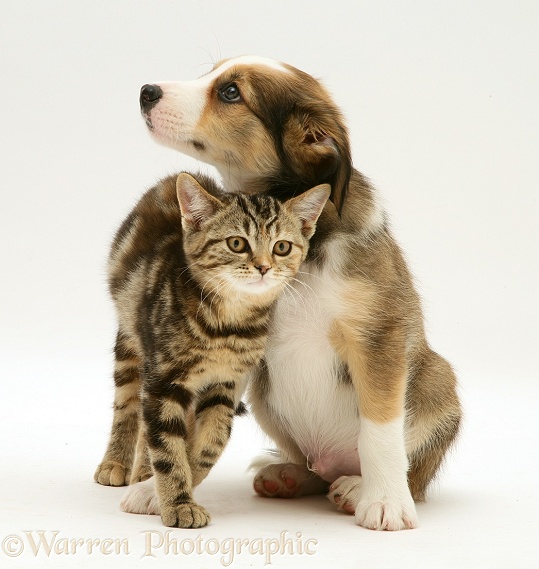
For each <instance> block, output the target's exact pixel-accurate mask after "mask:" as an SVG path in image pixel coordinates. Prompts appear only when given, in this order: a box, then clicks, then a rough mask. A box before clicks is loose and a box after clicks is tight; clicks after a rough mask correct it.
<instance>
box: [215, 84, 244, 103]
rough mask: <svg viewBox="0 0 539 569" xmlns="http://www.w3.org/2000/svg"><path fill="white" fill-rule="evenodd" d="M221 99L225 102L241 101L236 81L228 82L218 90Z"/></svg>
mask: <svg viewBox="0 0 539 569" xmlns="http://www.w3.org/2000/svg"><path fill="white" fill-rule="evenodd" d="M218 93H219V97H220V98H221V101H224V102H225V103H238V102H239V101H241V95H240V90H239V89H238V86H237V85H236V83H229V84H228V85H226V86H225V87H222V88H221V89H219V91H218Z"/></svg>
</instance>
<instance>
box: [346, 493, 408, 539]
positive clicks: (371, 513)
mask: <svg viewBox="0 0 539 569" xmlns="http://www.w3.org/2000/svg"><path fill="white" fill-rule="evenodd" d="M356 524H358V525H360V526H363V527H365V528H367V529H375V530H388V531H398V530H403V529H413V528H416V527H417V526H418V525H419V524H418V519H417V514H416V510H415V504H414V501H413V500H412V497H411V496H405V497H401V498H400V499H399V498H393V497H392V498H390V497H386V496H382V497H380V496H369V494H368V493H367V494H365V493H362V495H361V499H360V501H359V503H358V505H357V507H356Z"/></svg>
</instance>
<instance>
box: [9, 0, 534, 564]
mask: <svg viewBox="0 0 539 569" xmlns="http://www.w3.org/2000/svg"><path fill="white" fill-rule="evenodd" d="M0 8H1V10H0V12H1V14H0V42H1V43H0V71H1V78H2V79H1V91H0V96H1V104H0V113H1V116H2V126H1V136H0V143H1V147H0V191H1V196H2V200H1V203H2V205H1V207H0V240H1V241H0V242H1V244H2V256H1V264H0V267H1V280H0V286H1V295H0V315H1V329H0V334H1V344H0V349H1V359H0V381H1V398H0V417H1V421H2V438H1V449H0V450H1V467H0V540H4V549H6V551H7V550H9V548H10V547H11V548H12V549H13V548H16V546H17V544H16V542H13V541H9V539H6V538H7V537H8V536H10V535H12V534H15V535H16V536H22V538H23V542H22V544H23V545H24V547H25V550H24V552H23V553H22V554H21V555H20V556H18V557H13V558H11V559H9V558H8V557H7V555H6V553H5V551H4V552H2V551H0V565H1V566H2V567H4V565H5V566H6V567H25V568H26V567H28V568H33V567H41V566H43V563H44V560H45V559H46V555H45V553H44V552H43V551H42V552H41V553H40V554H39V555H38V557H37V558H35V557H34V555H33V554H32V551H31V546H30V544H29V541H28V538H26V537H25V536H24V534H23V532H24V531H34V532H36V531H38V530H44V531H47V532H48V534H47V536H48V539H51V538H52V534H51V533H50V532H52V531H58V532H60V533H59V534H58V539H62V538H68V539H82V540H88V539H92V538H101V539H105V538H110V539H120V538H124V539H127V540H128V542H129V548H130V553H129V554H128V555H127V554H125V553H122V554H119V555H115V554H113V555H110V556H105V555H103V554H101V553H100V552H99V551H97V552H94V553H93V554H91V555H88V554H87V553H86V551H85V550H81V551H78V553H76V554H74V555H69V556H68V555H64V554H62V553H61V552H59V551H57V552H56V553H55V552H52V553H51V555H50V560H49V562H50V563H52V564H54V566H58V567H63V566H66V567H67V566H70V567H73V566H76V567H79V566H80V567H109V566H110V567H112V566H114V567H122V566H130V567H132V566H136V565H138V564H140V566H154V565H155V563H154V562H153V561H152V560H151V559H153V558H149V557H145V558H141V557H142V555H143V554H144V551H145V549H144V539H145V533H144V532H149V531H156V532H162V534H161V535H164V532H165V528H164V527H163V526H162V525H161V523H160V520H159V518H158V517H145V516H134V515H128V514H124V513H121V512H120V511H119V509H118V502H119V499H120V496H121V495H122V492H123V491H122V490H121V489H112V488H105V487H100V486H98V485H97V484H95V483H94V482H93V480H92V477H93V472H94V469H95V466H96V465H97V464H98V462H99V461H100V459H101V456H102V453H103V451H104V448H105V445H106V441H107V437H108V430H109V426H110V418H111V403H112V393H113V391H112V380H111V366H112V356H111V348H112V345H113V336H114V328H115V323H114V312H113V308H112V305H111V302H110V300H109V298H108V295H107V290H106V284H105V281H106V272H105V260H106V257H107V253H108V246H109V243H110V241H111V238H112V236H113V234H114V232H115V230H116V228H117V226H118V224H119V223H120V222H121V220H122V218H123V217H124V216H125V215H126V213H127V212H128V211H129V209H130V208H131V207H132V205H133V204H134V203H135V201H136V200H137V199H138V197H139V196H140V194H141V193H142V192H143V190H144V189H146V188H147V187H149V186H151V185H153V183H154V182H155V181H156V180H157V179H159V178H160V177H162V176H164V175H167V174H169V173H173V172H176V171H178V170H180V169H182V168H192V167H193V163H192V162H190V161H188V160H187V159H186V158H184V157H182V156H180V155H179V154H177V153H174V152H173V151H171V150H168V149H166V148H164V147H160V146H158V145H156V144H155V143H154V142H153V141H152V140H151V139H150V137H149V135H148V134H147V133H146V131H145V126H144V123H143V121H142V120H141V118H140V116H139V108H138V93H139V89H140V86H141V85H142V84H144V83H148V82H153V81H158V80H184V79H193V78H195V77H197V76H199V75H201V74H202V73H205V72H207V71H209V70H210V68H211V65H212V63H213V62H215V61H217V60H219V59H220V58H222V57H229V56H234V55H240V54H245V53H249V54H257V55H263V56H268V57H273V58H275V59H279V60H283V61H286V62H288V63H291V64H293V65H295V66H296V67H299V68H301V69H304V70H305V71H308V72H310V73H312V74H313V75H315V76H317V77H320V78H321V79H322V80H323V81H324V82H325V84H326V85H327V86H328V88H329V89H330V91H331V92H332V93H333V95H334V97H335V99H336V100H337V102H338V103H339V104H340V105H341V106H342V108H343V111H344V113H345V115H346V116H347V119H348V124H349V128H350V133H351V138H352V147H353V156H354V163H355V165H356V167H357V168H359V169H360V170H361V171H362V172H363V173H364V174H366V175H367V176H369V177H370V178H371V179H372V181H373V183H374V184H376V186H377V187H379V189H380V191H381V193H382V195H383V196H384V200H385V203H386V206H387V209H388V211H389V213H390V218H391V220H392V226H393V229H394V233H395V235H396V237H397V239H398V240H399V242H400V243H401V244H402V246H403V248H404V250H405V252H406V254H407V257H408V260H409V262H410V264H411V267H412V270H413V272H414V274H415V275H416V277H417V283H418V287H419V289H420V291H421V293H422V296H423V298H424V307H425V312H426V316H427V322H428V330H429V337H430V340H431V342H432V344H433V347H434V348H435V349H436V350H438V351H440V352H441V353H442V354H444V355H445V356H446V357H447V358H448V359H450V360H451V361H452V362H453V363H454V365H455V367H456V369H457V370H458V373H459V378H460V384H461V393H462V398H463V404H464V407H465V409H466V422H465V425H464V429H463V432H462V436H461V439H460V443H459V445H458V446H457V447H456V449H455V452H454V453H453V455H452V456H451V457H450V459H449V460H448V462H447V465H446V468H445V471H444V474H443V475H442V476H441V478H440V480H439V483H438V485H437V486H436V488H435V489H434V491H433V493H432V497H431V500H430V501H429V502H428V503H426V504H421V505H420V506H419V516H420V522H421V527H420V528H419V529H417V530H414V531H407V532H400V533H395V534H387V533H375V532H370V531H367V530H364V529H361V528H359V527H356V526H355V525H354V524H353V520H352V518H350V517H348V516H345V515H343V514H338V513H335V512H334V511H333V507H332V505H331V504H330V503H329V502H328V501H327V500H325V499H324V498H323V497H313V498H307V499H301V500H297V501H283V500H275V501H273V500H264V499H261V498H256V497H255V496H254V495H253V493H252V491H251V486H250V476H249V475H248V474H247V473H246V472H245V469H246V467H247V465H248V463H249V461H250V459H251V458H252V457H253V456H254V455H255V454H256V453H257V452H258V450H259V449H260V448H262V447H263V445H264V444H265V441H264V439H263V437H262V436H261V435H260V433H259V432H258V431H257V428H256V427H255V426H254V425H253V423H252V422H251V420H250V419H245V418H244V419H240V420H238V422H237V424H236V427H235V431H234V434H233V439H232V441H231V444H230V446H229V448H228V449H227V452H226V454H225V456H224V457H223V459H222V461H221V462H220V463H219V464H218V465H217V467H216V468H215V470H214V472H212V474H211V476H210V477H209V478H208V479H207V481H206V482H205V483H204V484H203V486H202V487H201V488H200V489H199V491H198V493H197V496H198V498H199V500H200V501H201V502H202V503H203V504H204V505H205V506H206V507H207V508H208V509H209V510H210V512H211V513H212V514H213V521H212V525H210V526H209V527H208V528H206V529H204V530H200V531H199V530H182V531H180V530H176V532H175V533H174V534H173V535H174V536H175V537H176V538H177V539H185V538H187V539H195V538H196V537H197V536H199V535H201V536H202V537H203V538H204V539H205V540H208V539H213V538H215V539H220V540H224V539H225V538H234V539H241V538H246V539H252V540H256V539H273V538H278V537H279V535H280V533H281V532H283V531H288V532H290V533H289V534H288V535H289V536H293V537H294V538H295V537H296V534H297V532H301V535H302V537H301V539H303V541H305V540H307V539H314V540H317V545H316V548H315V549H316V551H315V554H314V555H313V556H307V555H306V554H303V555H300V554H299V552H298V550H297V548H296V550H294V551H292V552H291V551H290V550H288V551H287V553H286V554H277V555H275V556H274V557H273V558H272V560H271V561H272V563H273V565H272V566H275V567H288V566H302V565H305V566H307V565H308V566H309V567H324V568H325V567H329V566H336V567H356V566H359V567H362V566H368V567H377V568H378V567H380V568H385V567H414V568H415V569H421V568H429V569H431V568H436V569H437V568H460V567H465V568H468V567H470V568H482V567H485V568H486V567H488V568H493V567H500V568H502V567H503V568H506V567H518V566H523V565H524V564H525V563H526V566H529V567H531V566H534V563H537V559H538V558H539V547H538V546H537V542H536V539H535V536H536V534H537V519H538V514H539V499H538V491H537V487H538V486H537V482H536V479H537V474H538V473H539V472H538V470H539V469H538V460H537V454H538V443H539V437H538V428H537V427H538V420H537V403H538V402H539V397H538V396H539V389H538V387H537V384H538V380H539V371H538V364H537V349H538V346H537V344H538V340H539V333H538V317H539V309H538V303H537V291H538V290H539V268H538V265H539V263H538V261H539V231H538V229H537V220H538V214H539V207H538V198H537V193H538V184H537V181H536V180H537V174H536V170H537V164H538V160H539V110H538V109H539V103H538V102H539V71H538V57H539V34H538V29H539V4H538V3H537V2H536V1H535V0H530V1H528V2H526V1H524V0H518V1H512V2H503V1H499V0H481V1H480V0H474V1H473V2H470V1H464V0H456V1H455V0H452V1H449V0H448V1H434V0H430V1H428V0H424V1H418V0H416V1H410V2H398V1H395V2H383V1H375V0H371V1H363V0H358V1H357V2H352V1H348V2H344V1H343V2H327V1H324V2H323V1H316V0H301V1H296V2H294V1H291V0H287V1H281V0H272V2H258V1H255V0H249V1H233V0H230V1H228V2H222V1H219V2H212V1H210V0H200V1H190V0H183V1H180V0H177V1H174V2H173V1H155V2H134V1H132V2H129V1H127V0H124V1H114V0H112V1H111V0H93V1H77V2H74V1H72V0H64V1H60V0H49V1H47V2H41V1H39V0H26V1H24V2H20V1H18V0H2V2H1V6H0ZM33 535H34V538H35V536H36V535H37V534H33ZM154 538H155V539H157V537H156V536H154ZM8 542H9V543H8ZM223 547H224V546H223ZM254 547H256V545H255V546H254ZM210 549H211V548H210ZM13 551H15V549H13ZM154 553H155V555H156V559H158V560H159V561H158V563H159V566H163V567H179V566H182V567H191V566H193V567H194V566H197V567H219V566H222V563H221V560H220V556H219V555H211V554H210V553H208V552H204V553H202V554H197V553H196V552H195V553H193V554H191V555H188V556H185V555H183V556H181V555H180V556H174V555H173V554H172V552H169V553H168V554H167V553H166V551H165V550H163V549H160V550H156V551H155V552H154ZM291 553H293V554H291ZM228 559H230V558H228ZM223 561H225V560H223ZM264 562H265V561H264V556H262V555H259V554H257V553H256V549H255V550H254V551H253V552H251V553H249V551H246V552H244V553H243V554H242V555H241V556H237V557H236V559H235V560H234V562H233V564H232V565H231V566H233V567H244V566H245V567H247V566H252V567H263V566H264Z"/></svg>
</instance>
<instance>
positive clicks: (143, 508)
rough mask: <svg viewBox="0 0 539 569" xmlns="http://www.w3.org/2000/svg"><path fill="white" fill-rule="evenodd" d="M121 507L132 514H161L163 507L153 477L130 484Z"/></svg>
mask: <svg viewBox="0 0 539 569" xmlns="http://www.w3.org/2000/svg"><path fill="white" fill-rule="evenodd" d="M120 508H121V509H122V511H124V512H128V513H130V514H150V515H160V514H161V507H160V505H159V497H158V496H157V492H156V491H155V486H154V482H153V477H152V478H148V480H145V481H144V482H137V484H133V485H131V486H129V487H128V488H127V491H126V493H125V494H124V496H123V498H122V501H121V502H120Z"/></svg>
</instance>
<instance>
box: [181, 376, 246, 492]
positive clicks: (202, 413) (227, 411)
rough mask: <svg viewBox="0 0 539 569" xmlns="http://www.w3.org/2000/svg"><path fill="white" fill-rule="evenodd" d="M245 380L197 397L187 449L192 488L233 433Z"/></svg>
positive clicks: (216, 386) (211, 388)
mask: <svg viewBox="0 0 539 569" xmlns="http://www.w3.org/2000/svg"><path fill="white" fill-rule="evenodd" d="M244 384H245V380H244V379H243V378H242V379H239V380H237V381H232V380H231V381H224V382H220V383H215V384H212V385H211V386H209V387H208V388H206V389H205V390H204V391H203V392H202V393H200V394H199V400H198V402H197V405H196V407H195V421H196V431H195V433H196V434H195V436H194V438H193V441H192V444H191V446H190V449H189V463H190V464H191V471H192V473H193V487H195V486H198V484H200V483H201V482H202V480H204V478H206V476H207V475H208V473H209V472H210V470H211V469H212V467H213V466H214V465H215V463H216V462H217V461H218V460H219V457H220V456H221V454H222V452H223V450H224V448H225V446H226V444H227V442H228V440H229V438H230V434H231V432H232V420H233V418H234V413H235V409H236V401H239V399H240V397H241V395H242V393H243V386H244Z"/></svg>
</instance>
